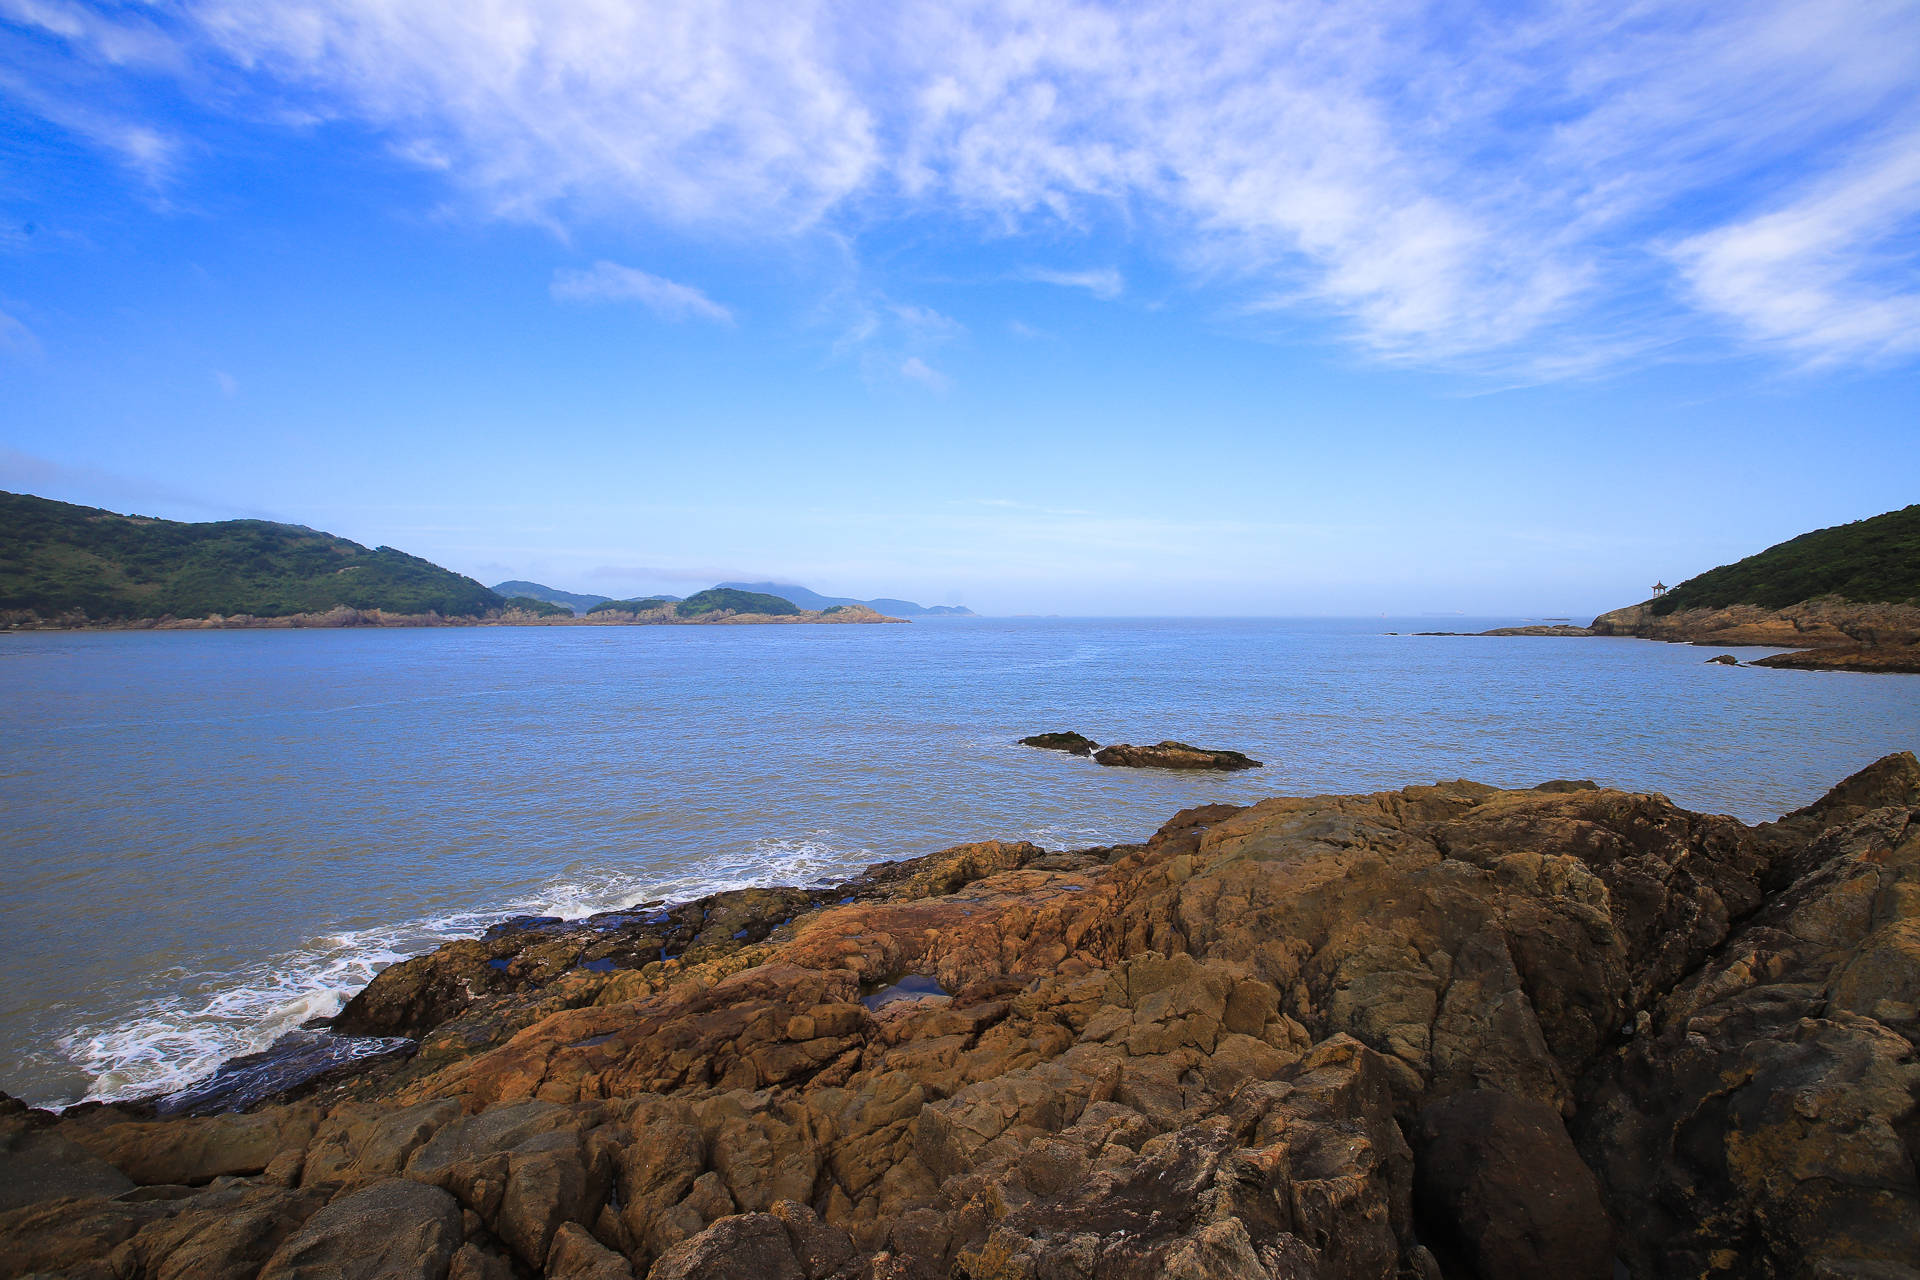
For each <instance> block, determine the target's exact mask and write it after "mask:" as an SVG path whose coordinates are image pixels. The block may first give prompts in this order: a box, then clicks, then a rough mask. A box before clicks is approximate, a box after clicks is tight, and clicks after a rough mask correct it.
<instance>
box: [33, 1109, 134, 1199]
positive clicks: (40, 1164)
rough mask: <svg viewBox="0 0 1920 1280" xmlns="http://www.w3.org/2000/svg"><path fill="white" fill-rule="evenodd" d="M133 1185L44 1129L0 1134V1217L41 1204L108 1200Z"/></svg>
mask: <svg viewBox="0 0 1920 1280" xmlns="http://www.w3.org/2000/svg"><path fill="white" fill-rule="evenodd" d="M133 1187H134V1182H133V1179H131V1178H129V1177H127V1175H126V1174H124V1173H122V1172H120V1170H118V1169H116V1168H114V1167H113V1166H112V1165H110V1164H108V1163H107V1162H106V1161H105V1160H102V1159H100V1158H99V1157H98V1156H96V1155H94V1154H93V1153H91V1152H89V1151H88V1150H86V1148H84V1147H81V1146H79V1145H77V1144H76V1143H73V1142H70V1141H68V1140H67V1139H66V1138H63V1137H61V1136H60V1135H59V1134H58V1133H56V1132H53V1131H52V1130H50V1129H30V1128H26V1127H24V1126H21V1127H18V1128H13V1129H10V1130H9V1129H0V1213H4V1212H6V1211H7V1210H9V1209H18V1208H21V1207H23V1206H25V1205H30V1204H38V1203H39V1202H40V1201H42V1200H61V1199H65V1198H68V1197H79V1198H94V1197H98V1198H101V1199H108V1198H111V1197H113V1196H117V1195H119V1194H120V1193H121V1192H123V1191H131V1190H133Z"/></svg>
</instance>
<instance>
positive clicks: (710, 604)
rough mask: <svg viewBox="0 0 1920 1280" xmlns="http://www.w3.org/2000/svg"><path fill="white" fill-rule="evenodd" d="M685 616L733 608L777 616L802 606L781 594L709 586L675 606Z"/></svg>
mask: <svg viewBox="0 0 1920 1280" xmlns="http://www.w3.org/2000/svg"><path fill="white" fill-rule="evenodd" d="M674 609H675V611H676V612H678V613H679V615H680V616H681V617H683V618H692V617H697V616H698V615H700V614H703V613H717V612H719V611H720V610H722V609H731V610H733V611H734V612H735V613H770V614H773V615H775V616H776V617H780V616H785V615H787V614H794V613H799V612H800V606H799V605H797V604H795V603H794V602H793V601H791V600H784V599H782V598H781V597H779V596H770V595H767V594H765V593H764V592H760V591H736V590H734V589H733V588H732V587H708V588H707V589H706V590H705V591H697V592H695V593H694V594H693V595H690V596H688V597H687V598H686V599H685V600H682V601H681V602H680V603H679V604H677V605H675V606H674Z"/></svg>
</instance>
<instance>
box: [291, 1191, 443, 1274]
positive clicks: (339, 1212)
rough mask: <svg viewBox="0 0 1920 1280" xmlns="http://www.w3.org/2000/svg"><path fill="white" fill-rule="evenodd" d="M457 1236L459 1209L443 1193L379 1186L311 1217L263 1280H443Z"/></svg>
mask: <svg viewBox="0 0 1920 1280" xmlns="http://www.w3.org/2000/svg"><path fill="white" fill-rule="evenodd" d="M460 1236H461V1226H460V1206H459V1205H458V1204H456V1203H455V1202H454V1199H453V1197H452V1196H450V1195H448V1194H447V1193H446V1192H444V1191H441V1190H439V1189H438V1188H436V1187H429V1186H427V1185H425V1184H424V1183H419V1182H409V1181H406V1180H405V1179H399V1178H395V1179H390V1180H388V1181H386V1182H376V1183H374V1184H373V1185H372V1186H370V1187H364V1188H362V1189H361V1190H359V1191H353V1192H349V1193H348V1194H346V1195H343V1196H341V1197H340V1198H339V1199H337V1200H335V1201H333V1202H332V1203H331V1204H329V1205H328V1206H327V1207H326V1208H324V1209H322V1210H320V1211H319V1212H318V1213H316V1214H314V1215H313V1217H311V1218H309V1219H308V1220H307V1222H306V1225H304V1226H302V1227H301V1228H300V1230H298V1231H296V1232H295V1233H294V1234H293V1235H292V1236H291V1237H289V1238H288V1239H287V1241H286V1242H285V1243H284V1244H282V1245H281V1246H280V1249H279V1251H278V1252H276V1253H275V1254H274V1255H273V1258H272V1259H271V1260H270V1261H269V1262H268V1263H267V1265H266V1268H265V1269H264V1270H262V1271H261V1272H260V1280H444V1277H445V1276H446V1274H447V1270H448V1267H449V1265H450V1264H451V1262H452V1260H453V1252H454V1250H455V1249H457V1248H459V1247H460Z"/></svg>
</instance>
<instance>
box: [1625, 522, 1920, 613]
mask: <svg viewBox="0 0 1920 1280" xmlns="http://www.w3.org/2000/svg"><path fill="white" fill-rule="evenodd" d="M1820 596H1838V597H1840V598H1841V599H1843V600H1851V601H1855V602H1857V603H1860V604H1904V603H1909V602H1912V603H1920V504H1915V505H1914V506H1911V507H1902V508H1901V509H1900V510H1898V511H1889V512H1888V513H1887V514H1885V515H1883V516H1874V517H1872V518H1870V519H1867V520H1856V521H1854V522H1853V523H1852V524H1841V525H1835V526H1834V527H1833V528H1831V529H1816V530H1814V531H1813V532H1812V533H1803V534H1801V535H1800V536H1799V537H1797V538H1793V539H1790V540H1788V541H1786V542H1782V543H1780V544H1779V545H1778V546H1773V547H1768V548H1767V549H1766V550H1765V551H1762V552H1760V553H1759V554H1758V555H1751V556H1748V557H1747V558H1746V559H1745V560H1739V561H1735V562H1734V563H1733V564H1728V565H1722V566H1720V567H1719V568H1718V569H1709V570H1708V571H1707V572H1705V573H1703V574H1700V575H1699V576H1698V577H1694V578H1689V579H1687V580H1686V581H1685V582H1683V583H1681V584H1680V585H1679V586H1677V587H1675V588H1673V590H1671V591H1669V592H1667V593H1666V594H1665V595H1663V596H1660V597H1658V598H1657V599H1655V600H1653V601H1651V602H1650V611H1651V612H1652V613H1654V614H1656V615H1666V614H1670V613H1677V612H1679V611H1681V610H1683V609H1721V608H1725V607H1726V606H1727V605H1731V604H1752V605H1759V606H1760V607H1761V608H1764V609H1784V608H1786V607H1787V606H1788V605H1792V604H1799V603H1800V602H1801V601H1802V600H1812V599H1815V598H1817V597H1820Z"/></svg>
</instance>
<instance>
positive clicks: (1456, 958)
mask: <svg viewBox="0 0 1920 1280" xmlns="http://www.w3.org/2000/svg"><path fill="white" fill-rule="evenodd" d="M603 962H604V963H603ZM891 988H903V989H905V990H903V991H901V992H900V994H906V995H909V996H914V997H917V998H906V999H886V1000H878V999H874V997H875V996H878V995H881V994H883V993H885V992H886V991H888V990H889V989H891ZM1916 992H1920V762H1916V761H1915V760H1914V758H1913V757H1912V756H1911V755H1900V756H1893V757H1888V758H1887V759H1886V760H1884V761H1881V762H1880V763H1879V764H1877V765H1874V766H1872V767H1871V768H1869V769H1867V770H1865V771H1863V772H1862V773H1860V774H1858V775H1856V776H1855V777H1853V778H1850V779H1848V780H1847V781H1846V782H1845V783H1843V784H1842V785H1841V786H1839V787H1836V788H1835V789H1834V790H1833V792H1831V793H1830V794H1829V795H1828V796H1827V797H1825V798H1824V799H1822V800H1821V801H1819V802H1817V803H1815V804H1812V805H1809V806H1807V807H1806V808H1804V809H1801V810H1798V811H1796V812H1795V813H1792V814H1789V815H1787V816H1786V817H1784V818H1782V819H1781V820H1780V821H1778V822H1776V823H1770V824H1765V825H1763V826H1759V827H1749V826H1746V825H1743V824H1742V823H1739V822H1736V821H1734V820H1733V819H1731V818H1725V817H1716V816H1711V815H1704V814H1696V813H1690V812H1687V811H1686V810H1683V809H1680V808H1678V807H1676V806H1675V805H1673V804H1672V803H1670V802H1669V801H1667V800H1666V799H1664V798H1662V797H1660V796H1657V795H1641V794H1632V793H1627V792H1620V791H1613V790H1608V789H1604V788H1596V787H1593V786H1591V785H1590V784H1584V783H1571V782H1568V783H1551V784H1544V785H1543V786H1541V787H1539V788H1536V789H1533V790H1529V791H1499V790H1495V789H1493V788H1491V787H1485V786H1479V785H1476V784H1473V783H1468V782H1454V783H1445V784H1439V785H1435V786H1422V787H1409V788H1407V789H1405V790H1402V791H1394V792H1384V793H1380V794H1377V795H1368V796H1341V797H1319V798H1313V799H1275V800H1267V801H1264V802H1261V803H1259V804H1255V805H1252V806H1248V807H1239V806H1232V805H1209V806H1205V807H1203V808H1198V809H1190V810H1187V811H1185V812H1183V813H1181V814H1178V815H1176V816H1175V817H1174V818H1173V820H1172V821H1170V822H1169V823H1168V824H1167V825H1166V826H1165V827H1164V828H1162V829H1161V830H1160V831H1159V832H1158V833H1157V834H1156V835H1154V837H1153V838H1152V839H1151V840H1149V841H1148V842H1146V843H1145V844H1140V845H1122V846H1117V847H1113V848H1108V849H1098V850H1081V851H1077V852H1071V853H1064V852H1050V851H1047V850H1043V849H1040V848H1038V847H1036V846H1034V845H1031V844H1024V843H1019V844H1016V843H998V842H996V843H987V844H977V845H966V846H961V847H959V848H957V849H952V850H948V851H946V852H945V853H940V854H935V855H932V856H929V857H926V858H920V859H915V860H912V861H908V862H902V863H889V864H883V865H881V866H878V867H875V868H873V869H871V870H870V871H869V872H868V873H867V874H866V875H864V876H862V877H860V878H859V879H857V880H854V881H851V882H849V883H847V884H844V885H840V886H835V887H834V888H832V889H787V890H771V889H769V890H746V891H740V892H736V893H730V894H720V895H715V896H714V897H711V898H707V899H703V900H701V901H699V902H695V903H682V904H675V905H671V906H662V907H658V908H642V909H636V910H633V911H629V912H619V913H610V914H609V915H607V916H603V917H598V918H595V919H591V920H585V921H551V920H531V921H525V922H520V923H519V924H518V925H517V926H516V927H513V928H508V929H502V930H499V931H497V932H495V933H493V934H492V935H490V936H489V937H487V938H484V939H475V940H472V941H468V942H460V943H454V944H450V945H448V946H446V947H443V948H441V949H440V950H438V951H436V952H434V953H432V954H431V955H428V956H423V957H418V958H416V959H414V960H411V961H407V962H405V963H404V964H400V965H396V966H394V967H393V968H392V969H389V970H388V971H387V972H386V973H384V974H382V975H381V976H380V978H379V979H376V981H375V982H374V983H373V984H372V985H371V986H369V988H368V989H367V991H365V992H363V993H362V994H361V996H360V997H358V998H356V1001H355V1002H354V1003H353V1004H352V1005H350V1006H349V1011H350V1012H351V1014H352V1018H351V1019H348V1018H347V1017H346V1015H345V1014H343V1020H346V1021H350V1022H352V1023H354V1024H355V1025H357V1026H358V1027H359V1028H360V1030H362V1031H363V1032H366V1033H370V1034H382V1035H394V1034H406V1035H409V1036H413V1037H417V1038H418V1039H419V1042H420V1050H419V1052H418V1053H417V1054H415V1055H413V1056H412V1057H407V1058H399V1057H393V1058H385V1059H381V1060H378V1061H375V1062H372V1063H368V1064H362V1065H360V1066H358V1067H356V1068H351V1069H349V1070H347V1071H346V1072H345V1073H344V1074H335V1075H332V1076H330V1077H328V1078H327V1080H326V1081H325V1083H324V1087H319V1088H312V1087H308V1088H304V1089H302V1090H300V1091H297V1092H296V1093H295V1094H293V1095H292V1096H290V1097H281V1098H275V1099H270V1100H267V1101H265V1102H264V1103H261V1104H260V1105H257V1106H255V1107H254V1108H253V1109H252V1110H250V1111H248V1112H246V1113H245V1114H237V1115H215V1116H203V1117H191V1118H189V1117H182V1118H155V1117H154V1116H153V1114H152V1113H151V1111H150V1110H142V1109H141V1108H137V1107H102V1106H89V1107H78V1108H74V1109H72V1110H71V1111H69V1112H68V1113H67V1114H66V1115H64V1116H58V1117H56V1116H53V1115H50V1114H48V1113H45V1112H36V1111H30V1110H27V1109H24V1108H22V1107H19V1106H18V1105H17V1104H13V1105H9V1104H8V1103H7V1102H6V1100H4V1099H0V1277H7V1276H19V1275H26V1274H30V1273H34V1272H57V1273H61V1274H66V1275H84V1276H100V1277H105V1276H142V1277H149V1276H151V1277H160V1276H168V1277H171V1276H187V1275H196V1276H197V1275H210V1276H212V1275H217V1276H247V1277H255V1276H260V1275H262V1274H265V1275H268V1276H273V1277H276V1278H278V1277H292V1276H304V1275H321V1274H325V1275H329V1276H334V1275H349V1276H354V1275H365V1276H381V1275H389V1274H392V1275H399V1274H406V1275H422V1274H426V1275H435V1276H447V1277H459V1278H460V1280H477V1278H481V1277H488V1278H491V1277H501V1278H505V1277H513V1276H519V1277H526V1276H532V1275H543V1276H548V1277H566V1278H569V1280H571V1278H581V1280H586V1278H589V1277H591V1278H605V1280H620V1278H622V1277H629V1276H631V1277H648V1276H651V1277H653V1280H668V1278H669V1277H693V1276H700V1277H707V1278H718V1277H730V1276H738V1277H741V1278H742V1280H745V1278H746V1277H749V1276H751V1277H755V1278H756V1280H759V1278H761V1277H773V1276H779V1277H785V1278H786V1280H794V1278H795V1277H800V1278H803V1280H934V1278H935V1277H948V1276H966V1277H970V1278H971V1280H986V1278H987V1277H1022V1278H1025V1280H1068V1278H1078V1280H1093V1278H1094V1277H1099V1278H1100V1280H1108V1278H1109V1277H1112V1278H1115V1280H1202V1278H1212V1277H1246V1278H1248V1280H1278V1278H1279V1277H1289V1278H1291V1277H1327V1278H1330V1280H1414V1278H1416V1277H1417V1278H1419V1280H1434V1278H1435V1277H1440V1276H1442V1275H1443V1274H1444V1275H1445V1276H1446V1277H1448V1280H1461V1277H1493V1276H1502V1277H1504V1276H1519V1275H1543V1276H1544V1275H1553V1276H1569V1277H1575V1278H1576V1280H1579V1278H1581V1277H1587V1276H1592V1277H1593V1278H1594V1280H1601V1278H1602V1277H1606V1276H1611V1275H1613V1274H1617V1273H1616V1271H1615V1262H1616V1258H1617V1259H1618V1260H1619V1261H1620V1262H1621V1264H1622V1265H1624V1267H1625V1268H1626V1269H1627V1271H1628V1272H1629V1273H1630V1274H1631V1275H1633V1276H1634V1277H1636V1280H1668V1278H1669V1277H1683V1276H1684V1277H1695V1276H1703V1275H1712V1274H1718V1275H1755V1276H1782V1277H1785V1276H1821V1275H1830V1276H1875V1277H1897V1276H1907V1277H1913V1276H1915V1275H1916V1274H1920V1271H1917V1269H1916V1263H1915V1259H1916V1258H1920V1183H1916V1178H1915V1173H1914V1169H1915V1156H1916V1154H1917V1152H1916V1147H1920V1124H1916V1120H1917V1119H1920V1113H1917V1112H1916V1107H1915V1098H1916V1094H1917V1093H1920V1057H1917V1056H1916V1052H1915V1043H1916V1039H1920V1009H1917V1008H1916ZM863 997H864V999H863Z"/></svg>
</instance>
